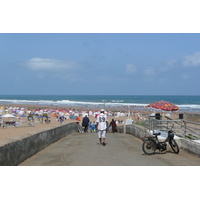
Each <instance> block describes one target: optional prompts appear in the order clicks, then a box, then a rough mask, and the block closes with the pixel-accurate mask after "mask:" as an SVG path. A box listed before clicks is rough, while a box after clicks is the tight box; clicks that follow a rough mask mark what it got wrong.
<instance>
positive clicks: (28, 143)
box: [0, 123, 79, 166]
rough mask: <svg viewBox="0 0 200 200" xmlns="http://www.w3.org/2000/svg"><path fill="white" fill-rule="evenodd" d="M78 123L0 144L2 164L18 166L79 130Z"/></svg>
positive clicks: (0, 163) (30, 134) (0, 162)
mask: <svg viewBox="0 0 200 200" xmlns="http://www.w3.org/2000/svg"><path fill="white" fill-rule="evenodd" d="M78 127H79V125H78V124H76V123H70V124H66V125H63V126H60V127H57V128H55V129H50V130H46V131H43V132H39V133H35V132H32V133H29V136H27V135H26V137H24V136H19V137H16V138H15V140H14V141H13V142H10V143H7V144H2V143H1V144H0V166H16V165H18V164H19V163H21V162H23V161H24V160H26V159H27V158H29V157H31V156H33V155H34V154H36V153H37V152H39V151H41V150H42V149H44V148H46V147H47V146H48V145H50V144H52V143H54V142H56V141H58V140H59V139H61V138H63V137H65V136H67V135H69V134H71V133H74V132H78Z"/></svg>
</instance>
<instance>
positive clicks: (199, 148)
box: [117, 125, 200, 157]
mask: <svg viewBox="0 0 200 200" xmlns="http://www.w3.org/2000/svg"><path fill="white" fill-rule="evenodd" d="M117 129H118V132H119V133H124V132H125V133H126V134H131V135H133V136H135V137H137V138H139V139H141V140H144V137H145V136H147V135H149V136H150V134H148V133H146V129H145V128H144V127H141V126H137V125H126V126H125V131H124V126H118V127H117ZM176 141H177V144H178V146H179V148H180V149H183V150H184V151H186V152H187V153H191V154H194V155H196V156H198V157H200V143H197V142H194V141H190V140H186V139H184V138H179V139H176Z"/></svg>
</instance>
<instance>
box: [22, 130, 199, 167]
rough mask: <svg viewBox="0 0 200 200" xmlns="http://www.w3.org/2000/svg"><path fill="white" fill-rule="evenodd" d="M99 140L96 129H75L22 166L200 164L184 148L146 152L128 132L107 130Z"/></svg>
mask: <svg viewBox="0 0 200 200" xmlns="http://www.w3.org/2000/svg"><path fill="white" fill-rule="evenodd" d="M98 142H99V140H98V138H97V134H96V133H73V134H71V135H69V136H67V137H65V138H63V139H61V140H59V141H58V142H56V143H54V144H52V145H50V146H48V147H47V148H46V149H44V150H42V151H40V152H39V153H37V154H36V155H34V156H33V157H31V158H29V159H27V160H26V161H24V162H23V163H21V164H20V165H19V166H184V165H185V166H195V165H196V166H200V158H198V157H196V156H194V155H191V154H188V153H186V152H184V151H182V150H180V153H179V154H178V155H177V154H174V153H173V152H172V151H166V152H165V153H163V154H159V153H157V154H155V155H145V154H144V153H143V151H142V141H141V140H139V139H138V138H136V137H134V136H132V135H128V134H119V133H115V134H112V133H108V134H107V139H106V143H107V144H106V146H100V145H99V144H98Z"/></svg>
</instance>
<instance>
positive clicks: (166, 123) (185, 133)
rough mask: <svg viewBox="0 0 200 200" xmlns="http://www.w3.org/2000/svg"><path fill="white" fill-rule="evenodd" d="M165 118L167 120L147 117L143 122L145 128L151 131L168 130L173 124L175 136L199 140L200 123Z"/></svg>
mask: <svg viewBox="0 0 200 200" xmlns="http://www.w3.org/2000/svg"><path fill="white" fill-rule="evenodd" d="M166 118H167V120H158V119H154V118H151V117H147V120H146V121H145V122H144V124H145V128H146V129H147V130H149V131H150V130H151V131H153V132H154V131H155V130H161V131H168V130H169V129H171V127H172V125H173V130H174V131H175V133H176V135H177V136H179V137H183V138H186V139H190V140H200V123H195V122H190V121H184V120H172V119H170V118H168V117H166Z"/></svg>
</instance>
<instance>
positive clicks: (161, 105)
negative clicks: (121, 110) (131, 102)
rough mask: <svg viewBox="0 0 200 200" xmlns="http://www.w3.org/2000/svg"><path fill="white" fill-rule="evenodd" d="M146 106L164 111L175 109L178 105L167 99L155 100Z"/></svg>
mask: <svg viewBox="0 0 200 200" xmlns="http://www.w3.org/2000/svg"><path fill="white" fill-rule="evenodd" d="M146 107H150V108H156V109H160V110H164V111H177V110H178V106H176V105H175V104H173V103H170V102H167V101H157V102H154V103H151V104H149V105H147V106H146Z"/></svg>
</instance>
